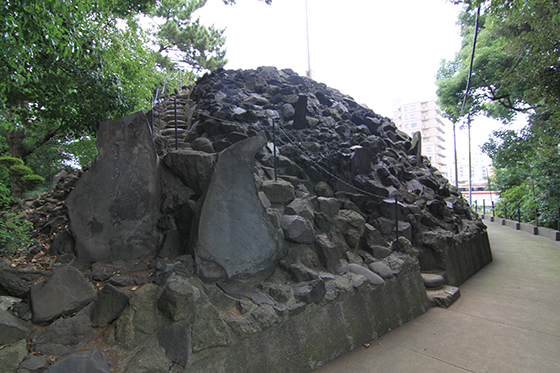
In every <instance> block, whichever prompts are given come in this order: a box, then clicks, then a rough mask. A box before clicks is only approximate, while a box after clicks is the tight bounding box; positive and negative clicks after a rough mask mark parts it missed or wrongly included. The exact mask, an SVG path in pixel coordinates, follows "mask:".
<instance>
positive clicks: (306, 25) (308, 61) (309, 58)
mask: <svg viewBox="0 0 560 373" xmlns="http://www.w3.org/2000/svg"><path fill="white" fill-rule="evenodd" d="M305 30H306V33H307V74H306V75H307V77H308V78H311V54H310V53H309V11H308V10H307V0H305Z"/></svg>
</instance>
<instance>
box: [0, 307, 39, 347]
mask: <svg viewBox="0 0 560 373" xmlns="http://www.w3.org/2000/svg"><path fill="white" fill-rule="evenodd" d="M32 330H33V327H32V326H31V325H28V324H27V323H25V322H23V321H22V320H20V319H19V318H17V317H16V316H14V315H13V314H12V313H11V312H8V311H0V345H9V344H12V343H16V342H17V341H19V340H20V339H26V338H27V337H28V336H29V334H30V333H31V331H32Z"/></svg>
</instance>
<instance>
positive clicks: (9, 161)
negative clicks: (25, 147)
mask: <svg viewBox="0 0 560 373" xmlns="http://www.w3.org/2000/svg"><path fill="white" fill-rule="evenodd" d="M16 164H19V165H23V160H21V159H19V158H14V157H0V165H2V166H4V167H6V168H10V167H11V166H15V165H16Z"/></svg>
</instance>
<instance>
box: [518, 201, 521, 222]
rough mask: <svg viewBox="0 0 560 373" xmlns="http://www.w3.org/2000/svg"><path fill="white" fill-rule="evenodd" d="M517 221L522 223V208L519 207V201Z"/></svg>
mask: <svg viewBox="0 0 560 373" xmlns="http://www.w3.org/2000/svg"><path fill="white" fill-rule="evenodd" d="M517 222H518V223H521V210H520V209H519V202H517Z"/></svg>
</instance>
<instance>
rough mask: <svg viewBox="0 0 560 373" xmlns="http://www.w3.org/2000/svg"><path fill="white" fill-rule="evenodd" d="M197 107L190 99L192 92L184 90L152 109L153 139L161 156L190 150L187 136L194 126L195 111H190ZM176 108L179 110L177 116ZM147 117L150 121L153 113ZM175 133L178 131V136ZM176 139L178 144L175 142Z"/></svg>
mask: <svg viewBox="0 0 560 373" xmlns="http://www.w3.org/2000/svg"><path fill="white" fill-rule="evenodd" d="M175 99H176V103H175ZM175 104H176V106H175ZM195 107H196V104H195V102H194V101H193V100H191V99H190V90H182V91H180V92H177V93H176V94H174V95H170V96H166V97H165V98H164V99H163V101H161V102H160V103H159V104H156V105H155V106H154V108H153V109H152V111H153V123H152V125H153V138H154V144H155V146H156V151H157V153H158V155H159V156H162V155H164V154H166V153H168V152H170V151H174V150H176V149H178V150H181V149H189V148H190V144H189V143H188V142H187V141H186V140H185V136H186V135H187V133H188V131H189V130H190V129H191V126H192V122H191V117H192V114H193V111H192V110H189V109H194V108H195ZM175 108H176V110H177V113H176V115H175ZM147 116H148V120H149V121H150V120H151V118H152V113H151V112H148V114H147ZM175 131H177V136H176V135H175ZM176 138H177V142H176V141H175V140H176Z"/></svg>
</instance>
